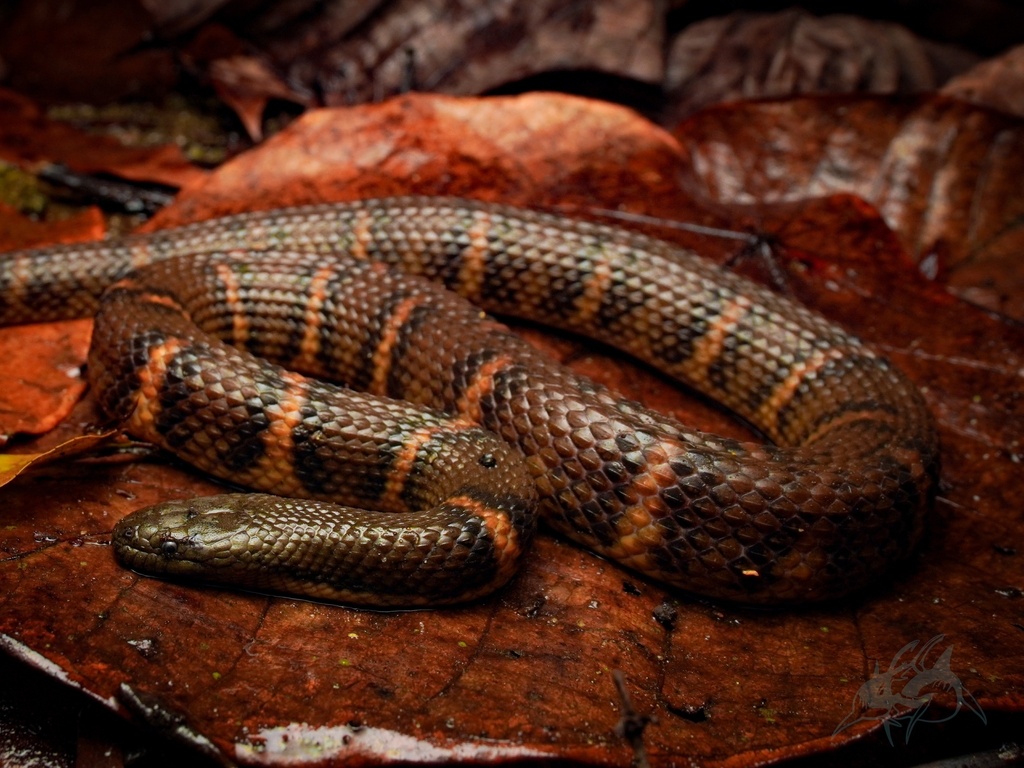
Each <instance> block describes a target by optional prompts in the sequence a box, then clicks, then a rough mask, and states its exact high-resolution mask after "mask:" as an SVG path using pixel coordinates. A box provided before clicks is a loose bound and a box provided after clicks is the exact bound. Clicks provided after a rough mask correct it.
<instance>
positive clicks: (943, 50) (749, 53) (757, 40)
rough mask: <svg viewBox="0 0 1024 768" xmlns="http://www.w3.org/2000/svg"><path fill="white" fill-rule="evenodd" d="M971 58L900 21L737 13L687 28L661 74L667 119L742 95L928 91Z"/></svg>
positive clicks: (795, 11) (675, 42) (963, 67)
mask: <svg viewBox="0 0 1024 768" xmlns="http://www.w3.org/2000/svg"><path fill="white" fill-rule="evenodd" d="M976 62H977V57H976V56H975V55H973V54H970V53H967V52H966V51H964V50H963V49H960V48H955V47H953V46H948V45H947V46H943V45H939V44H937V43H933V42H930V41H928V40H925V39H922V38H920V37H918V36H916V35H914V34H913V33H912V32H911V31H910V30H909V29H907V28H906V27H904V26H901V25H899V24H893V23H890V22H884V21H874V20H871V19H867V18H861V17H859V16H851V15H842V14H837V15H831V16H816V15H813V14H811V13H808V12H807V11H804V10H801V9H799V8H790V9H788V10H784V11H779V12H777V13H750V12H738V13H731V14H729V15H727V16H717V17H714V18H710V19H706V20H704V21H699V22H697V23H695V24H691V25H690V26H688V27H685V28H684V29H683V30H682V31H681V32H680V33H679V34H678V35H677V36H676V37H675V39H673V41H672V47H671V49H670V51H669V54H668V63H667V65H666V73H665V90H666V91H667V92H668V104H667V105H666V109H665V112H664V113H663V115H664V117H663V120H664V122H665V123H666V124H670V125H674V124H675V123H677V122H678V121H680V120H682V119H683V118H685V117H688V116H690V115H692V114H694V113H695V112H697V111H698V110H699V109H701V108H703V107H706V106H709V105H711V104H719V103H722V102H727V101H737V100H740V99H758V98H765V97H769V96H776V97H778V96H797V95H800V94H813V93H828V94H840V93H921V92H925V91H934V90H936V89H937V88H938V87H940V86H941V85H942V84H943V83H944V82H945V81H946V80H947V79H948V78H949V77H950V76H951V75H955V74H958V73H960V72H963V71H964V70H966V69H967V68H968V67H970V66H972V65H973V64H974V63H976Z"/></svg>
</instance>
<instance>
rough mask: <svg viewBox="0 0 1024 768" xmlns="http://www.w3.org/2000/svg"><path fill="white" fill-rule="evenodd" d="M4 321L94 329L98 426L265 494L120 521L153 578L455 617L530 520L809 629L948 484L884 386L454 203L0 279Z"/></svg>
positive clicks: (795, 308)
mask: <svg viewBox="0 0 1024 768" xmlns="http://www.w3.org/2000/svg"><path fill="white" fill-rule="evenodd" d="M133 270H137V271H133ZM110 286H112V287H110ZM445 288H447V289H450V291H453V292H454V293H458V294H461V296H462V298H460V297H459V296H456V295H454V293H451V292H449V291H448V290H444V289H445ZM104 291H105V293H104ZM101 294H102V296H103V298H102V300H101V299H100V296H101ZM0 297H2V298H0V323H4V324H8V323H17V322H36V321H43V320H50V319H57V318H62V317H72V316H88V315H92V314H96V322H95V327H94V332H93V341H92V347H91V350H90V355H89V370H88V374H89V380H90V383H91V385H92V387H93V388H94V390H95V392H96V397H97V398H98V403H99V406H100V408H101V410H102V411H103V412H104V413H105V414H106V415H107V416H109V417H110V418H112V419H116V420H118V421H120V422H121V423H123V424H124V425H125V428H126V430H127V431H128V432H130V433H132V434H134V435H136V436H138V437H140V438H143V439H145V440H149V441H152V442H153V443H156V444H158V445H160V446H162V447H164V448H166V449H167V450H169V451H172V452H173V453H175V454H177V455H178V456H180V457H181V458H183V459H184V460H186V461H187V462H190V463H191V464H193V465H195V466H196V467H198V468H200V469H202V470H204V471H206V472H208V473H210V474H212V475H214V476H216V477H219V478H222V479H224V480H226V481H228V482H231V483H234V484H236V485H240V486H246V487H249V488H251V489H253V490H256V491H261V492H265V493H268V494H276V495H275V496H269V495H253V494H239V495H223V496H215V497H210V498H208V499H199V500H186V501H181V502H169V503H167V504H163V505H158V506H157V507H153V508H149V509H147V510H140V511H138V512H135V513H132V514H131V515H129V516H127V517H126V518H124V520H122V521H121V522H120V523H119V524H118V525H117V526H116V528H115V531H114V536H113V539H114V548H115V552H116V553H117V555H118V557H119V558H120V560H121V561H122V562H123V563H124V564H126V565H128V566H130V567H132V568H134V569H136V570H139V571H142V572H147V573H155V574H170V575H178V576H185V577H188V576H192V577H195V578H198V579H201V580H204V581H208V582H222V583H232V584H236V585H239V586H242V587H246V588H252V589H258V590H270V591H278V592H286V593H292V594H298V595H303V596H310V597H315V598H323V599H331V600H339V601H343V602H348V603H354V604H364V605H380V606H385V607H386V606H405V605H436V604H445V603H452V602H459V601H463V600H467V599H471V598H474V597H476V596H479V595H481V594H484V593H486V592H488V591H490V590H492V589H494V588H496V587H497V586H499V585H500V584H502V583H503V582H504V581H506V580H507V579H508V578H509V577H510V576H511V575H512V574H513V573H514V572H515V570H516V568H517V563H518V561H519V560H520V558H521V556H522V553H523V551H524V548H525V547H526V545H527V543H528V540H529V538H530V536H531V533H532V530H533V527H534V522H535V519H536V518H538V517H539V518H540V519H543V520H544V521H545V522H546V523H547V525H549V526H550V527H551V528H553V529H554V530H556V531H557V532H559V533H561V534H563V535H565V536H566V537H568V538H570V539H572V540H573V541H575V542H578V543H580V544H582V545H583V546H585V547H587V548H589V549H591V550H593V551H595V552H597V553H599V554H601V555H603V556H605V557H607V558H610V559H613V560H615V561H617V562H619V563H621V564H623V565H624V566H626V567H628V568H631V569H633V570H635V571H638V572H640V573H641V574H644V575H646V576H648V577H650V578H652V579H656V580H659V581H662V582H665V583H666V584H669V585H672V586H675V587H679V588H681V589H683V590H686V591H689V592H693V593H697V594H701V595H706V596H710V597H712V598H717V599H725V600H729V601H736V602H740V603H750V604H764V605H772V604H785V603H799V602H806V601H817V600H823V599H828V598H833V597H837V596H840V595H843V594H846V593H849V592H850V591H852V590H855V589H857V588H859V587H861V586H863V585H864V584H866V583H867V582H869V581H871V580H873V579H876V578H877V577H878V576H879V575H880V574H882V573H884V572H885V570H886V569H887V567H888V566H889V565H890V564H891V563H893V562H894V561H896V560H899V559H900V558H903V557H905V556H906V555H907V554H908V553H910V552H911V551H912V550H913V548H914V546H915V544H916V543H917V541H918V540H919V539H920V537H921V535H922V531H923V529H924V519H925V516H926V512H927V509H928V507H929V501H930V496H931V495H932V492H933V487H934V484H935V476H936V467H937V461H938V455H937V454H938V448H937V438H936V434H935V430H934V426H933V422H932V420H931V417H930V415H929V413H928V410H927V408H926V406H925V404H924V402H923V400H922V398H921V396H920V394H919V393H918V391H917V389H916V388H915V387H914V386H913V385H912V384H911V383H910V382H909V381H908V380H907V379H906V378H905V377H904V376H902V375H901V374H900V373H899V372H898V371H896V370H895V369H894V368H893V367H892V365H891V364H890V363H889V362H887V361H886V360H885V359H884V358H882V357H880V356H878V355H876V354H875V353H874V352H872V351H871V350H870V349H869V348H868V347H867V346H865V345H864V344H862V343H861V342H860V341H858V340H857V339H856V338H854V337H853V336H851V335H849V334H848V333H846V332H845V331H843V330H842V329H841V328H839V327H837V326H835V325H834V324H832V323H830V322H828V321H826V320H824V319H823V318H821V317H819V316H818V315H816V314H814V313H812V312H810V311H809V310H807V309H805V308H803V307H802V306H800V305H798V304H796V303H794V302H792V301H790V300H788V299H786V298H784V297H781V296H778V295H776V294H774V293H772V292H771V291H769V290H767V289H765V288H762V287H760V286H757V285H755V284H753V283H751V282H749V281H747V280H745V279H743V278H741V277H739V276H737V275H735V274H733V273H731V272H729V271H728V270H725V269H722V268H720V267H718V266H715V265H713V264H711V263H710V262H708V261H706V260H704V259H702V258H701V257H699V256H698V255H696V254H694V253H692V252H690V251H688V250H685V249H681V248H679V247H677V246H673V245H670V244H668V243H665V242H662V241H660V240H657V239H653V238H650V237H647V236H644V235H641V234H637V233H634V232H631V231H628V230H625V229H620V228H617V227H614V226H608V225H604V224H597V223H592V222H585V221H574V220H570V219H565V218H562V217H559V216H555V215H551V214H545V213H538V212H533V211H529V210H522V209H515V208H511V207H503V206H498V205H492V204H484V203H477V202H471V201H465V200H456V199H448V198H413V197H409V198H392V199H381V200H367V201H361V202H354V203H344V204H324V205H317V206H307V207H300V208H292V209H282V210H276V211H266V212H257V213H248V214H241V215H235V216H230V217H226V218H222V219H217V220H211V221H207V222H201V223H198V224H193V225H189V226H186V227H183V228H179V229H170V230H164V231H159V232H156V233H154V234H147V235H135V236H129V237H127V238H124V239H119V240H108V241H102V242H98V243H92V244H80V245H68V246H56V247H52V248H46V249H39V250H33V251H20V252H13V253H9V254H4V255H3V256H0ZM484 311H487V312H494V313H497V314H506V315H512V316H517V317H521V318H526V319H529V320H534V321H538V322H541V323H544V324H548V325H553V326H557V327H560V328H562V329H567V330H569V331H573V332H577V333H581V334H584V335H587V336H590V337H593V338H597V339H599V340H602V341H605V342H608V343H610V344H612V345H614V346H616V347H619V348H621V349H623V350H626V351H628V352H629V353H630V354H632V355H634V356H636V357H638V358H639V359H641V360H643V361H646V362H647V363H649V364H651V365H653V366H655V367H656V368H658V369H660V370H661V371H663V372H665V373H666V374H669V375H671V376H673V377H675V378H677V379H679V380H681V381H683V382H685V383H686V384H689V385H691V386H693V387H695V388H696V389H698V390H700V391H701V392H704V393H706V394H707V395H709V396H710V397H712V398H714V399H716V400H718V401H719V402H720V403H722V404H723V405H724V406H725V407H727V408H729V409H731V410H733V411H734V412H736V413H737V414H739V415H740V416H742V417H743V418H744V419H746V420H747V421H749V422H750V423H752V424H753V425H755V426H756V427H757V428H758V429H759V430H760V431H761V432H762V433H763V434H764V435H765V436H766V437H767V438H769V439H770V440H771V444H763V445H762V444H751V443H744V442H740V441H736V440H733V439H727V438H722V437H716V436H714V435H709V434H703V433H699V432H696V431H693V430H690V429H687V428H686V427H685V426H683V425H682V424H680V423H677V422H676V421H673V420H671V419H668V418H666V417H665V416H662V415H660V414H657V413H654V412H652V411H649V410H647V409H645V408H644V407H642V406H640V405H638V404H636V403H633V402H630V401H626V400H623V399H621V398H619V397H616V396H615V395H613V394H612V393H610V392H609V391H608V390H606V389H605V388H603V387H601V386H599V385H597V384H595V383H593V382H591V381H589V380H587V379H585V378H582V377H580V376H578V375H576V374H574V373H572V372H569V371H567V370H566V369H564V368H562V367H561V366H559V365H557V364H556V363H554V362H552V361H551V360H549V359H548V358H547V357H546V356H544V355H543V354H541V353H540V352H538V351H536V350H535V349H534V348H532V347H531V346H529V345H528V344H526V343H525V342H524V341H522V340H521V339H520V338H519V337H517V336H515V335H514V334H512V333H511V332H510V331H508V330H507V329H506V328H505V327H504V326H502V325H501V324H499V323H498V322H497V321H495V320H493V319H491V318H490V317H489V316H488V315H485V314H484ZM267 361H273V362H272V363H271V362H267ZM321 379H329V380H332V381H336V382H341V384H342V385H343V386H338V385H334V384H327V383H324V382H323V381H321ZM364 393H365V394H364ZM282 497H288V498H282ZM339 505H351V506H352V507H355V509H353V508H349V507H343V506H339ZM367 508H368V509H371V510H376V511H364V510H365V509H367Z"/></svg>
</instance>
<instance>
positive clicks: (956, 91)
mask: <svg viewBox="0 0 1024 768" xmlns="http://www.w3.org/2000/svg"><path fill="white" fill-rule="evenodd" d="M942 92H943V93H944V94H946V95H947V96H952V97H954V98H958V99H963V100H964V101H970V102H972V103H974V104H979V105H981V106H983V107H992V108H993V109H999V110H1002V111H1003V112H1010V113H1011V114H1014V115H1017V116H1018V117H1024V45H1019V46H1017V47H1016V48H1011V49H1010V50H1008V51H1006V52H1005V53H1003V54H1002V55H1000V56H995V57H993V58H991V59H986V60H985V61H982V62H980V63H979V64H977V65H976V66H974V67H972V68H971V69H969V70H967V71H966V72H963V73H961V74H960V75H957V76H956V77H954V78H953V79H952V80H950V81H949V82H948V83H946V85H945V86H943V88H942Z"/></svg>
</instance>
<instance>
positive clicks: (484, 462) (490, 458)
mask: <svg viewBox="0 0 1024 768" xmlns="http://www.w3.org/2000/svg"><path fill="white" fill-rule="evenodd" d="M480 464H481V466H484V467H487V469H494V468H495V467H496V466H498V460H497V459H496V458H495V457H494V454H493V453H485V454H484V455H483V456H481V457H480Z"/></svg>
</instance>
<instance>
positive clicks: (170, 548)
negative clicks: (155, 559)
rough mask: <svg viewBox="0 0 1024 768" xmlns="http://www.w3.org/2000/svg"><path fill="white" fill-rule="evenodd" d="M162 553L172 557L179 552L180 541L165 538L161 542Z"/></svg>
mask: <svg viewBox="0 0 1024 768" xmlns="http://www.w3.org/2000/svg"><path fill="white" fill-rule="evenodd" d="M160 554H161V555H163V556H164V557H172V556H173V555H176V554H178V542H176V541H175V540H174V539H164V540H163V541H162V542H160Z"/></svg>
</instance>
